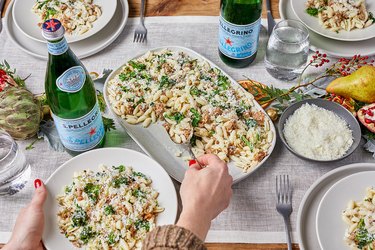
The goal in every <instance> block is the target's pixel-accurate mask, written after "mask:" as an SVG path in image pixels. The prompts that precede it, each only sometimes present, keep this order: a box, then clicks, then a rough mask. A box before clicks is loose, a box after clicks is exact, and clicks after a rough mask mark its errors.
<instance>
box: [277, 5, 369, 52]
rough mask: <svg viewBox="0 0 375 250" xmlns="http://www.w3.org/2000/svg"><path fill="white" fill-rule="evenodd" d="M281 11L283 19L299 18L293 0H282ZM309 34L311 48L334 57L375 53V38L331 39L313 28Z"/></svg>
mask: <svg viewBox="0 0 375 250" xmlns="http://www.w3.org/2000/svg"><path fill="white" fill-rule="evenodd" d="M301 1H302V0H301ZM367 2H369V1H367ZM279 12H280V16H281V18H282V19H295V20H298V17H297V16H296V14H295V13H294V12H293V9H292V4H291V0H280V2H279ZM309 34H310V36H309V38H310V44H311V46H310V49H312V50H314V51H316V50H319V51H321V52H323V53H326V54H327V55H330V56H333V57H352V56H353V55H355V54H360V55H363V56H372V55H375V38H372V39H369V40H365V41H360V42H344V41H337V40H332V39H329V38H327V37H324V36H321V35H319V34H317V33H315V32H313V31H311V30H309Z"/></svg>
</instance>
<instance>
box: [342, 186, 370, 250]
mask: <svg viewBox="0 0 375 250" xmlns="http://www.w3.org/2000/svg"><path fill="white" fill-rule="evenodd" d="M342 218H343V220H344V221H345V222H346V224H347V226H348V227H347V229H346V231H345V242H346V243H347V244H348V245H349V246H350V247H351V248H352V249H363V250H372V249H374V247H375V189H374V188H373V187H369V188H367V189H366V197H365V198H364V199H363V201H353V200H352V201H350V202H349V204H348V206H347V208H346V209H345V210H344V211H343V213H342Z"/></svg>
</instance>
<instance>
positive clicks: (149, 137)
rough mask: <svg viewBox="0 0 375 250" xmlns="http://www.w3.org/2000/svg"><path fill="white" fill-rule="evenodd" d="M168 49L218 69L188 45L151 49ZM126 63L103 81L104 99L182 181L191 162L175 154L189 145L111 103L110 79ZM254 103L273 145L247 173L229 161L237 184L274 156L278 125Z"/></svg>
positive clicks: (135, 137)
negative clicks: (129, 118)
mask: <svg viewBox="0 0 375 250" xmlns="http://www.w3.org/2000/svg"><path fill="white" fill-rule="evenodd" d="M166 48H168V49H170V50H173V51H183V52H185V53H186V54H187V55H189V56H191V57H192V58H197V59H201V60H205V61H207V62H208V63H209V64H210V65H211V67H214V68H219V67H218V66H216V65H215V64H214V63H213V62H211V61H210V60H208V59H207V58H205V57H203V56H202V55H200V54H198V53H197V52H195V51H193V50H191V49H188V48H184V47H179V46H166V47H161V48H155V49H152V50H151V51H159V50H163V49H166ZM143 54H144V53H142V54H141V55H138V56H136V57H134V58H133V59H136V58H138V57H140V56H142V55H143ZM133 59H130V60H133ZM123 66H124V65H122V66H120V67H119V68H118V69H117V70H114V71H113V72H112V74H111V75H110V76H109V77H108V78H107V81H106V82H105V84H104V98H105V101H106V103H107V105H108V107H109V110H110V111H111V113H112V114H113V116H114V117H116V118H117V120H118V122H119V123H120V124H121V125H122V126H123V127H124V128H125V129H126V131H127V132H128V134H129V135H130V136H131V137H132V138H133V140H134V141H135V142H136V143H137V144H138V145H139V146H140V147H141V148H142V149H143V151H144V152H146V153H147V154H148V155H149V156H151V157H152V158H154V159H155V160H156V161H157V162H159V163H160V165H162V166H163V167H164V168H165V170H166V171H167V172H168V174H169V175H170V176H172V177H173V178H174V179H175V180H177V181H179V182H181V181H182V179H183V178H184V174H185V171H186V169H187V168H188V164H187V162H186V161H184V160H183V159H182V157H177V156H176V153H177V152H184V154H185V155H187V152H186V148H185V147H184V146H180V145H177V144H175V143H174V142H173V141H172V140H171V139H170V137H169V135H168V133H167V132H165V129H164V127H163V126H162V125H161V124H160V123H157V124H151V125H150V126H149V127H148V128H146V129H145V128H144V127H143V126H142V124H139V125H130V124H128V123H127V122H125V121H124V120H123V119H121V117H119V116H118V115H116V114H115V113H114V112H113V110H112V107H111V105H110V102H109V100H108V93H107V84H108V81H110V80H111V79H112V78H113V77H115V76H116V75H117V74H118V73H119V72H120V71H121V69H122V67H123ZM223 72H224V71H223ZM224 75H226V76H228V75H227V74H226V73H225V72H224ZM228 78H229V79H230V80H231V82H232V86H233V87H234V88H240V89H242V91H245V90H244V89H243V88H242V87H241V86H240V85H239V84H238V83H237V82H236V81H235V80H233V78H231V77H230V76H228ZM254 105H255V106H256V107H257V109H258V110H260V111H262V112H263V113H264V114H265V117H266V119H267V120H268V121H269V123H270V130H271V131H272V133H273V134H274V136H273V139H272V143H271V146H270V148H269V149H268V152H267V153H268V154H267V156H266V157H265V158H264V159H263V160H262V161H261V162H260V163H259V164H258V165H257V166H255V167H254V168H252V169H251V170H250V171H248V172H247V173H244V172H243V171H242V169H241V168H239V167H236V166H235V165H234V163H233V162H230V163H229V164H228V165H229V173H230V174H231V175H232V177H233V182H234V183H237V182H239V181H240V180H242V179H244V178H246V177H247V176H249V175H250V174H251V173H253V172H254V171H255V170H257V169H258V168H259V167H260V166H261V165H262V164H263V163H264V162H265V161H266V160H267V159H268V157H269V156H270V155H271V153H272V151H273V149H274V147H275V144H276V131H275V127H274V125H273V123H272V121H271V119H270V118H269V117H268V115H267V113H266V112H265V111H264V110H263V109H262V107H261V106H260V105H259V104H258V103H257V102H256V101H254Z"/></svg>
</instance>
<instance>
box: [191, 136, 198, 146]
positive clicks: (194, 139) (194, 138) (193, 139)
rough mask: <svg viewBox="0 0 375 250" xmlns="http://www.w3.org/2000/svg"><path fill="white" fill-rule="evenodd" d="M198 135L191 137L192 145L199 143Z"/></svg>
mask: <svg viewBox="0 0 375 250" xmlns="http://www.w3.org/2000/svg"><path fill="white" fill-rule="evenodd" d="M197 139H198V138H197V136H196V135H193V136H192V137H191V139H190V145H191V146H193V147H194V146H196V145H197Z"/></svg>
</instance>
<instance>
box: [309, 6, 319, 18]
mask: <svg viewBox="0 0 375 250" xmlns="http://www.w3.org/2000/svg"><path fill="white" fill-rule="evenodd" d="M306 13H307V14H309V15H310V16H317V15H318V13H319V9H318V8H313V7H309V8H307V9H306Z"/></svg>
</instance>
